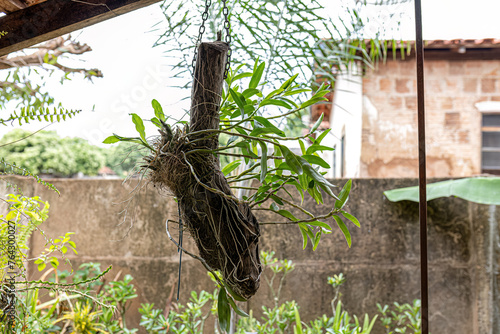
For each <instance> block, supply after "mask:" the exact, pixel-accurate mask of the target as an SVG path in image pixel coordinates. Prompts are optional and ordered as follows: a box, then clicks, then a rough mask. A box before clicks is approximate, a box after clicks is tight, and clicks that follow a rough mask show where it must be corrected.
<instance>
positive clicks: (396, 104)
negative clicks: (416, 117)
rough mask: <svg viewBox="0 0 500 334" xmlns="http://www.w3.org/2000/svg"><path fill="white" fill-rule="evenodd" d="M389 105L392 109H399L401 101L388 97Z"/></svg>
mask: <svg viewBox="0 0 500 334" xmlns="http://www.w3.org/2000/svg"><path fill="white" fill-rule="evenodd" d="M389 104H390V105H391V107H393V108H394V109H401V107H402V106H403V99H402V98H400V97H399V96H391V97H389Z"/></svg>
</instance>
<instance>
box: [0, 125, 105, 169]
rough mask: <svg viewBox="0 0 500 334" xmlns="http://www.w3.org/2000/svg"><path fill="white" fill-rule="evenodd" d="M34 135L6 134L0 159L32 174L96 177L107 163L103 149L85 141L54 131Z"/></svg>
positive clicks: (17, 130)
mask: <svg viewBox="0 0 500 334" xmlns="http://www.w3.org/2000/svg"><path fill="white" fill-rule="evenodd" d="M31 134H32V133H31V132H29V131H26V130H20V129H16V130H13V131H11V132H9V133H7V134H6V135H5V136H4V137H3V138H2V139H1V140H0V156H1V157H3V158H4V159H5V160H6V161H9V162H15V163H16V164H17V165H18V166H22V167H23V168H26V169H28V170H30V171H31V173H33V174H41V173H43V174H54V175H57V176H71V175H74V174H76V173H78V172H82V173H84V174H86V175H97V172H98V171H99V168H101V167H102V166H104V164H105V154H103V150H102V149H100V148H98V147H96V146H93V145H90V144H89V143H88V142H87V141H86V140H84V139H81V138H60V137H59V136H58V135H57V134H56V133H55V132H54V131H40V132H38V133H36V134H34V135H31ZM23 138H25V139H23ZM21 139H23V140H21ZM6 144H8V145H6Z"/></svg>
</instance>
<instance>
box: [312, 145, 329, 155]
mask: <svg viewBox="0 0 500 334" xmlns="http://www.w3.org/2000/svg"><path fill="white" fill-rule="evenodd" d="M317 151H320V152H323V151H333V147H329V146H322V145H317V144H313V145H311V146H309V147H308V148H307V151H306V153H307V154H313V153H314V152H317Z"/></svg>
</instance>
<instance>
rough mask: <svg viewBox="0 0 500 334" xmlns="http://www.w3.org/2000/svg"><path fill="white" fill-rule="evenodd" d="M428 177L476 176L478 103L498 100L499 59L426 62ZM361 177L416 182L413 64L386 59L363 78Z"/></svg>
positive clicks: (478, 154) (499, 95) (499, 93)
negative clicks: (401, 179) (404, 179)
mask: <svg viewBox="0 0 500 334" xmlns="http://www.w3.org/2000/svg"><path fill="white" fill-rule="evenodd" d="M425 89H426V91H425V93H426V97H425V99H426V123H427V128H426V137H427V164H428V168H427V173H428V176H429V177H450V176H452V177H462V176H471V175H475V174H479V173H480V172H481V112H480V111H479V110H478V109H477V108H476V104H477V103H478V102H484V101H500V60H488V61H484V60H477V61H476V60H468V61H448V60H426V61H425ZM363 94H364V100H363V108H364V110H363V135H362V153H361V176H362V177H416V176H417V175H418V171H417V166H418V163H417V156H418V155H417V145H416V142H417V120H416V103H417V93H416V65H415V60H414V59H412V60H406V61H401V60H397V61H394V60H391V59H389V60H387V63H386V64H382V63H380V64H378V67H377V68H376V69H375V70H368V71H367V73H366V76H365V77H364V78H363Z"/></svg>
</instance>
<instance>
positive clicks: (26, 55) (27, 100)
mask: <svg viewBox="0 0 500 334" xmlns="http://www.w3.org/2000/svg"><path fill="white" fill-rule="evenodd" d="M0 33H1V32H0ZM91 50H92V49H91V48H90V47H89V46H88V45H87V44H80V43H79V42H77V41H75V40H72V39H71V36H69V37H67V38H63V37H57V38H54V39H51V40H49V41H46V42H44V43H41V44H38V45H36V46H33V47H31V48H30V50H23V51H24V52H22V53H19V52H16V53H13V54H9V55H7V56H4V57H3V59H2V66H1V69H0V73H1V75H0V110H1V109H6V108H8V107H11V106H14V108H21V113H25V115H33V116H35V118H32V117H30V119H31V120H40V118H38V117H36V115H37V114H38V115H42V116H43V115H47V114H48V115H49V116H50V115H51V114H52V115H56V114H57V115H59V116H56V118H59V117H62V116H63V115H64V116H66V115H68V116H72V115H73V114H74V113H78V112H79V111H69V110H66V109H64V108H63V107H62V106H61V104H59V105H57V109H58V110H54V113H51V112H50V113H47V107H49V106H52V105H54V104H55V99H54V97H52V95H51V94H50V93H49V92H47V91H45V90H44V87H45V83H46V82H47V78H50V77H52V76H53V75H54V74H57V73H60V74H61V77H60V82H61V83H63V82H64V81H66V80H71V79H70V74H71V73H79V74H83V75H84V77H85V78H87V79H89V80H92V78H95V77H102V73H101V71H99V70H98V69H85V68H71V67H68V66H65V65H63V64H62V63H61V60H63V59H65V58H69V57H68V56H69V55H78V56H79V55H81V54H83V53H86V52H89V51H91ZM63 62H64V61H63ZM9 103H11V104H12V105H11V104H9ZM15 103H17V105H14V104H15ZM42 113H43V114H42ZM12 115H17V116H14V118H22V119H24V117H23V116H20V113H19V112H14V113H13V114H12ZM12 115H11V117H10V118H8V119H6V120H3V121H2V120H0V124H5V122H6V121H9V120H12ZM42 118H44V117H42ZM50 118H53V117H50ZM58 121H59V120H58Z"/></svg>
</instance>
